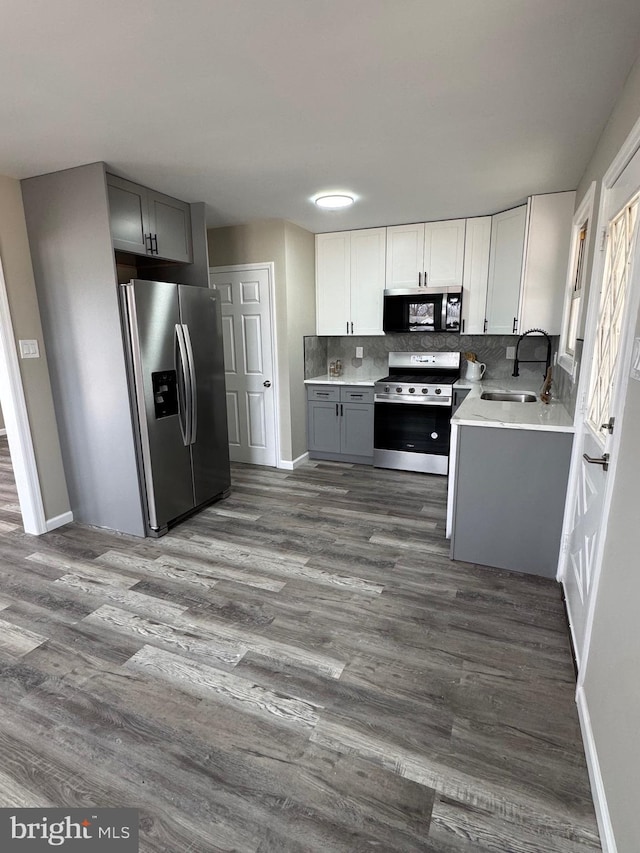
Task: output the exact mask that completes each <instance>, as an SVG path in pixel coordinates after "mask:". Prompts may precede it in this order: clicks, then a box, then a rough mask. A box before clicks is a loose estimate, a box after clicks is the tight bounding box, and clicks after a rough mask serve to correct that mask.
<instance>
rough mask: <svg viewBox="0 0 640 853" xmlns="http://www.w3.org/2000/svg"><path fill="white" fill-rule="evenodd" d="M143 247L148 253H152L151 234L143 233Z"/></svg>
mask: <svg viewBox="0 0 640 853" xmlns="http://www.w3.org/2000/svg"><path fill="white" fill-rule="evenodd" d="M144 247H145V249H146V251H147V254H148V255H153V238H152V237H151V234H145V235H144Z"/></svg>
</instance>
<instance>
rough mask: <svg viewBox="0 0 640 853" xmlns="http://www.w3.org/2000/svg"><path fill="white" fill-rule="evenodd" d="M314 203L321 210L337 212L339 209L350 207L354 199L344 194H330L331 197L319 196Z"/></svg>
mask: <svg viewBox="0 0 640 853" xmlns="http://www.w3.org/2000/svg"><path fill="white" fill-rule="evenodd" d="M314 201H315V203H316V204H317V205H318V207H321V208H322V209H323V210H339V209H340V208H341V207H350V206H351V205H352V204H353V202H354V201H355V199H354V197H353V196H351V195H346V194H345V193H332V194H331V195H319V196H317V197H316V198H315V199H314Z"/></svg>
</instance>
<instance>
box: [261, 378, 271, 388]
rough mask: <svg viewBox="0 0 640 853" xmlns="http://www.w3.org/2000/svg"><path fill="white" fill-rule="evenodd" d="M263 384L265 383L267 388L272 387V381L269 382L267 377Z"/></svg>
mask: <svg viewBox="0 0 640 853" xmlns="http://www.w3.org/2000/svg"><path fill="white" fill-rule="evenodd" d="M262 384H263V385H264V387H265V388H271V383H270V382H269V380H268V379H265V381H264V382H263V383H262Z"/></svg>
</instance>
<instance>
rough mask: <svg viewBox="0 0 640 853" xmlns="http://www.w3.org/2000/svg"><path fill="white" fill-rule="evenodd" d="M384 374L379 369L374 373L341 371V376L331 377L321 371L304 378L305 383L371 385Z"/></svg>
mask: <svg viewBox="0 0 640 853" xmlns="http://www.w3.org/2000/svg"><path fill="white" fill-rule="evenodd" d="M384 376H385V374H381V373H380V371H379V370H377V371H376V373H375V375H374V374H369V373H365V374H362V373H358V375H357V376H355V375H354V374H353V373H343V374H342V376H338V377H333V376H329V374H328V373H323V374H322V375H321V376H314V377H313V379H305V380H304V384H305V385H370V386H371V387H373V386H374V385H375V384H376V382H378V381H379V380H380V379H383V378H384Z"/></svg>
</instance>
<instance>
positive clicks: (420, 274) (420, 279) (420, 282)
mask: <svg viewBox="0 0 640 853" xmlns="http://www.w3.org/2000/svg"><path fill="white" fill-rule="evenodd" d="M418 287H422V273H421V272H419V273H418Z"/></svg>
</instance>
